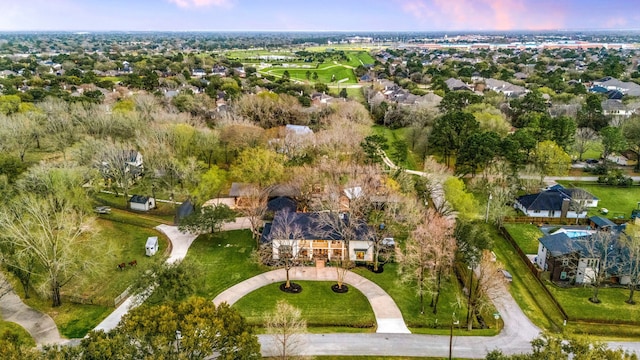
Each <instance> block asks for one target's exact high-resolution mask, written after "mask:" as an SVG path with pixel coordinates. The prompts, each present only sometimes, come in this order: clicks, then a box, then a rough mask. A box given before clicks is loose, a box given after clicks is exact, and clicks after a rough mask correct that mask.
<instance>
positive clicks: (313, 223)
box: [260, 211, 369, 243]
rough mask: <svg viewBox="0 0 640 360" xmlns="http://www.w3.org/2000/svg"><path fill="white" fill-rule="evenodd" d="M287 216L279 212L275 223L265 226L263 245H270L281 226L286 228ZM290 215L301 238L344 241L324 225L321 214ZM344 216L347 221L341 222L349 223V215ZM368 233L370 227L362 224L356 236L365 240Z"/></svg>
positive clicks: (299, 213) (292, 223)
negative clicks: (298, 229) (273, 234)
mask: <svg viewBox="0 0 640 360" xmlns="http://www.w3.org/2000/svg"><path fill="white" fill-rule="evenodd" d="M285 214H286V212H280V211H279V212H277V213H276V215H275V216H274V218H273V222H271V223H268V224H265V226H264V229H263V231H262V237H261V239H260V241H261V242H262V243H269V242H271V240H273V238H272V232H274V231H275V229H277V228H278V227H279V226H284V225H283V221H284V216H285ZM290 215H291V216H294V219H293V221H292V222H291V225H292V226H297V227H299V228H300V231H301V232H302V234H301V238H302V239H304V240H336V241H340V240H343V239H342V235H341V234H340V233H338V232H337V231H335V230H333V229H332V228H331V226H329V225H326V224H323V221H322V217H321V214H318V213H302V212H298V213H291V214H290ZM335 216H338V214H335ZM344 216H345V219H344V220H341V221H345V222H346V221H349V220H348V215H346V214H345V215H344ZM336 220H337V218H336ZM368 231H369V228H368V226H367V225H366V224H365V223H362V224H361V225H360V226H358V228H357V229H356V234H355V236H356V238H359V239H362V238H365V237H366V233H367V232H368Z"/></svg>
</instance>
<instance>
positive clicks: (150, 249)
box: [144, 236, 158, 256]
mask: <svg viewBox="0 0 640 360" xmlns="http://www.w3.org/2000/svg"><path fill="white" fill-rule="evenodd" d="M144 248H145V254H146V255H147V256H153V255H155V254H156V253H157V252H158V237H157V236H150V237H148V238H147V244H146V245H145V247H144Z"/></svg>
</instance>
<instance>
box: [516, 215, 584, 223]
mask: <svg viewBox="0 0 640 360" xmlns="http://www.w3.org/2000/svg"><path fill="white" fill-rule="evenodd" d="M504 222H505V223H507V224H535V225H542V224H550V225H575V224H576V219H568V218H548V217H533V216H508V217H505V218H504ZM588 223H589V219H588V218H586V219H578V225H587V224H588Z"/></svg>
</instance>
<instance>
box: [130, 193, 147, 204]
mask: <svg viewBox="0 0 640 360" xmlns="http://www.w3.org/2000/svg"><path fill="white" fill-rule="evenodd" d="M147 201H149V197H148V196H144V195H133V196H131V199H129V202H132V203H136V204H146V203H147Z"/></svg>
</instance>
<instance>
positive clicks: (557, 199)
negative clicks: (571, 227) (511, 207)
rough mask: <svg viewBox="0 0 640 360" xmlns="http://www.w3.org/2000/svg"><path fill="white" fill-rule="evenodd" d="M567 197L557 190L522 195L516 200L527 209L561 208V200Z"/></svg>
mask: <svg viewBox="0 0 640 360" xmlns="http://www.w3.org/2000/svg"><path fill="white" fill-rule="evenodd" d="M565 198H568V197H566V196H565V195H564V194H562V193H561V192H559V191H557V190H549V191H543V192H541V193H538V194H529V195H523V196H520V197H519V198H518V202H519V203H520V204H522V206H524V208H525V209H527V210H561V209H562V201H563V200H564V199H565Z"/></svg>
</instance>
